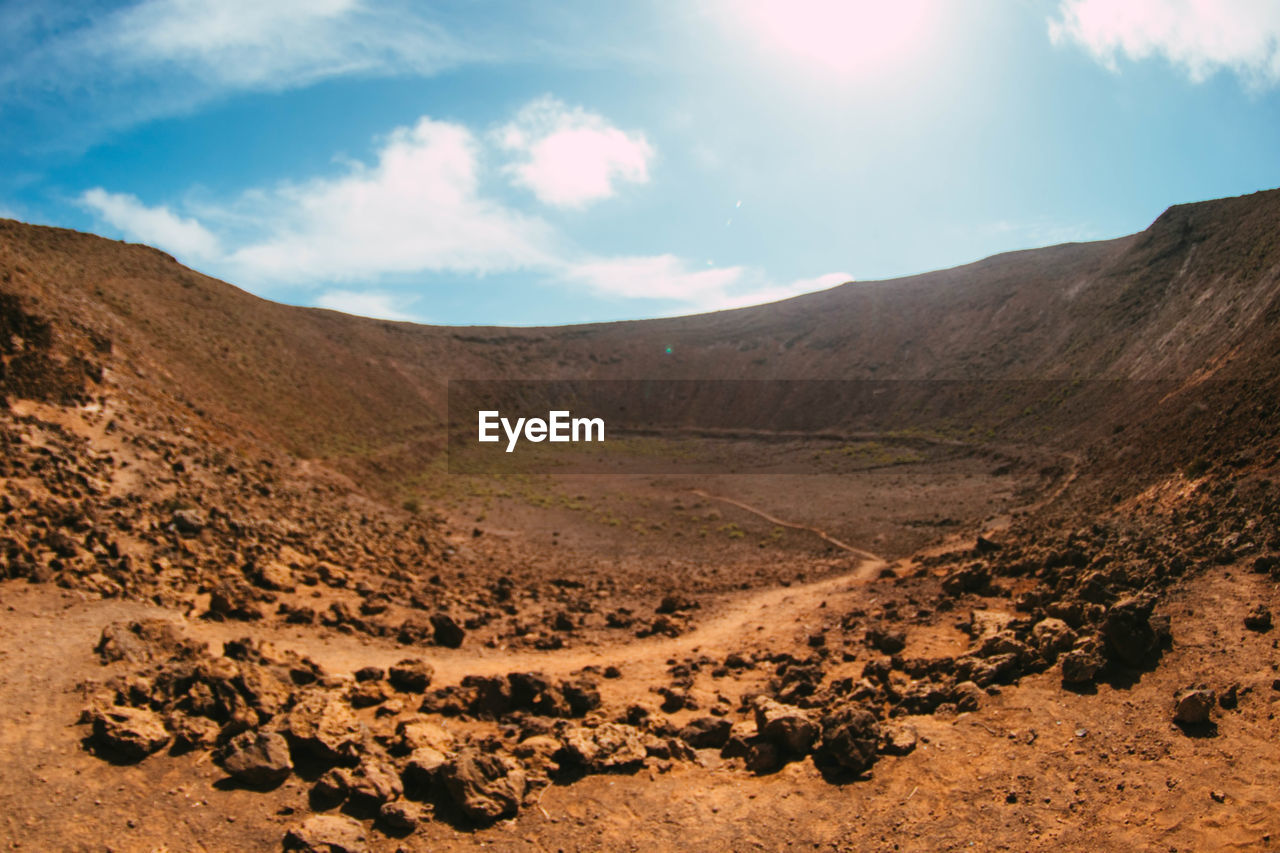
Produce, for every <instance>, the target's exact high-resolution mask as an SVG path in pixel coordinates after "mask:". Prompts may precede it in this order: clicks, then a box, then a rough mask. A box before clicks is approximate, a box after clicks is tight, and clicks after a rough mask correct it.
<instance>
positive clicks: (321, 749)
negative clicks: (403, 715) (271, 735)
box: [284, 692, 367, 764]
mask: <svg viewBox="0 0 1280 853" xmlns="http://www.w3.org/2000/svg"><path fill="white" fill-rule="evenodd" d="M284 733H285V734H286V735H287V736H288V737H289V739H290V740H291V741H292V742H293V743H294V744H295V745H296V746H298V747H299V748H300V749H302V750H304V751H305V752H307V753H308V754H309V755H311V756H312V757H313V758H315V759H316V760H318V761H322V762H325V763H328V764H340V763H354V762H355V760H356V759H357V757H358V754H359V751H360V745H361V742H362V741H363V740H364V738H365V736H366V734H367V732H366V730H365V728H364V726H363V724H361V723H360V721H359V720H357V719H356V717H355V715H354V714H352V712H351V708H350V706H348V705H347V703H346V702H343V701H342V700H341V699H340V697H339V696H338V695H337V694H335V693H331V692H319V693H313V694H311V695H308V696H304V697H303V699H302V700H301V701H300V702H299V703H298V704H297V705H296V706H294V708H293V710H291V711H290V712H289V714H288V716H287V717H286V719H285V721H284Z"/></svg>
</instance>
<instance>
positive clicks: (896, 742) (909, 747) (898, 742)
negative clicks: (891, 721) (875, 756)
mask: <svg viewBox="0 0 1280 853" xmlns="http://www.w3.org/2000/svg"><path fill="white" fill-rule="evenodd" d="M917 740H918V735H917V734H916V729H915V726H908V725H893V726H886V727H885V729H884V733H883V735H882V742H881V746H880V750H881V752H884V753H885V754H886V755H907V754H909V753H911V752H912V751H914V750H915V748H916V742H917Z"/></svg>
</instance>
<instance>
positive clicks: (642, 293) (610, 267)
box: [562, 255, 852, 311]
mask: <svg viewBox="0 0 1280 853" xmlns="http://www.w3.org/2000/svg"><path fill="white" fill-rule="evenodd" d="M562 275H563V277H564V278H565V279H566V280H568V281H570V282H574V283H578V284H584V285H586V286H588V287H590V288H591V289H593V290H595V291H596V292H597V293H601V294H604V295H608V296H620V297H624V298H627V299H654V300H664V301H670V302H676V303H679V305H680V308H679V309H678V310H682V311H688V310H697V311H720V310H724V309H727V308H741V307H744V306H747V305H759V304H761V303H764V302H775V301H777V300H779V299H788V298H790V297H792V296H799V295H800V294H802V293H809V292H811V291H815V290H825V289H826V288H829V287H834V286H836V285H837V284H842V283H843V282H846V281H849V280H850V279H851V278H852V276H850V275H848V274H847V273H842V272H836V273H828V274H826V275H821V276H817V277H815V278H807V279H800V280H797V281H794V282H791V283H790V284H782V285H779V284H773V283H771V282H770V281H768V280H767V279H766V278H765V277H764V276H762V275H761V274H760V273H759V272H758V271H755V270H750V269H748V268H746V267H740V266H734V267H709V268H707V269H691V268H690V267H689V265H688V264H686V263H685V262H684V261H682V260H680V259H679V258H677V257H675V256H674V255H653V256H645V257H627V258H602V259H596V260H590V261H585V262H581V263H575V264H570V265H568V266H566V268H565V269H564V271H563V273H562Z"/></svg>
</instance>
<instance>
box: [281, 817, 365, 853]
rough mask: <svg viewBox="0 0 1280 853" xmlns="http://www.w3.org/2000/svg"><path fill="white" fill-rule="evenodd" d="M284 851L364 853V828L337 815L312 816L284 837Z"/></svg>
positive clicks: (347, 818) (349, 819)
mask: <svg viewBox="0 0 1280 853" xmlns="http://www.w3.org/2000/svg"><path fill="white" fill-rule="evenodd" d="M284 849H285V850H298V851H302V853H367V851H368V850H369V839H368V836H367V835H365V831H364V827H363V826H361V825H360V824H359V823H357V822H356V821H354V820H352V819H351V818H349V817H343V816H341V815H315V816H314V817H309V818H307V819H306V820H305V821H303V822H302V824H301V825H300V826H295V827H293V828H292V829H290V830H289V831H288V832H286V833H285V836H284Z"/></svg>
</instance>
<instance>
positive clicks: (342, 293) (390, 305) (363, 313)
mask: <svg viewBox="0 0 1280 853" xmlns="http://www.w3.org/2000/svg"><path fill="white" fill-rule="evenodd" d="M407 302H408V300H407V299H405V298H404V297H403V296H399V295H396V294H391V293H386V292H383V291H367V290H326V291H325V292H324V293H322V294H320V295H319V296H317V297H316V299H315V302H314V303H313V304H314V305H315V306H316V307H317V308H329V309H331V310H333V311H341V312H342V313H344V314H355V315H357V316H359V317H373V318H375V319H378V320H405V321H408V322H411V323H421V322H423V321H422V318H420V317H418V316H416V315H415V314H412V313H411V312H409V311H406V310H405V307H406V304H407Z"/></svg>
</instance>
